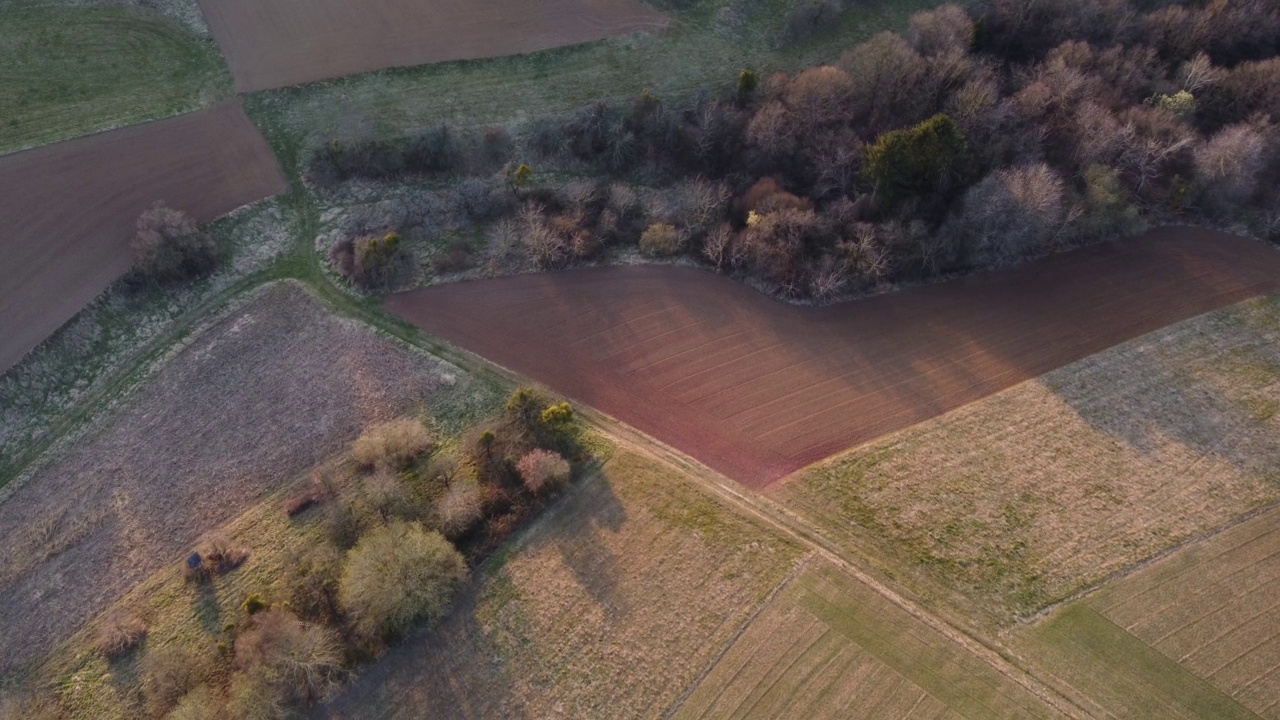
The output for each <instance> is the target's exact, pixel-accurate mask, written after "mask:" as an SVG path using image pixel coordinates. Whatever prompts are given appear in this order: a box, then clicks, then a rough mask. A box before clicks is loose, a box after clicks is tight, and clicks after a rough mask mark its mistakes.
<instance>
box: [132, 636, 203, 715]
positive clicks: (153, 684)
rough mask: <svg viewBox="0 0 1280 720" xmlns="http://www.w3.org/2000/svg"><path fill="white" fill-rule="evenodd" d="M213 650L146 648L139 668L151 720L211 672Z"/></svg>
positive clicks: (175, 647)
mask: <svg viewBox="0 0 1280 720" xmlns="http://www.w3.org/2000/svg"><path fill="white" fill-rule="evenodd" d="M212 657H213V649H212V648H208V649H206V650H205V651H204V652H198V651H196V650H194V649H191V648H188V647H185V646H181V645H166V646H163V647H155V648H151V649H148V651H147V653H146V654H145V655H143V656H142V661H141V664H140V668H139V674H140V676H141V684H142V694H143V697H144V698H145V699H146V702H147V708H148V710H150V714H151V715H152V717H159V716H162V715H164V714H165V713H166V712H168V711H169V709H171V708H172V707H173V706H174V705H176V704H177V702H178V700H179V699H180V698H181V697H182V696H183V695H186V694H187V693H188V692H189V691H191V689H192V688H195V687H196V686H197V685H200V684H201V683H203V682H204V681H205V680H206V679H207V678H208V676H209V675H210V674H211V671H212V660H211V658H212Z"/></svg>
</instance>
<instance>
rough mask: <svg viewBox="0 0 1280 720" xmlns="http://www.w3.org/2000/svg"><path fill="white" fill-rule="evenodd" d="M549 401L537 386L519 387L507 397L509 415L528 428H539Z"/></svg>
mask: <svg viewBox="0 0 1280 720" xmlns="http://www.w3.org/2000/svg"><path fill="white" fill-rule="evenodd" d="M548 404H549V401H548V400H547V396H546V395H543V394H542V392H541V391H540V390H538V389H537V388H531V387H527V386H526V387H518V388H516V389H515V390H514V391H513V392H512V393H511V395H510V396H508V397H507V417H509V418H511V419H513V420H515V421H517V422H518V423H520V425H521V426H523V427H524V428H526V429H528V430H534V429H536V428H537V423H538V421H539V420H541V419H542V411H543V409H545V408H546V407H547V405H548Z"/></svg>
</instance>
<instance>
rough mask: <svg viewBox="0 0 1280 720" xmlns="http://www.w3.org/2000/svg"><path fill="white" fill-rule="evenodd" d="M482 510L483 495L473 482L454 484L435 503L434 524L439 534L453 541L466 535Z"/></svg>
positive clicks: (478, 518)
mask: <svg viewBox="0 0 1280 720" xmlns="http://www.w3.org/2000/svg"><path fill="white" fill-rule="evenodd" d="M483 510H484V493H483V492H482V491H481V489H480V486H479V485H477V484H476V483H473V482H455V483H453V484H452V485H450V486H449V489H448V490H446V491H445V493H444V497H442V498H440V501H439V502H438V503H436V523H437V524H439V526H440V532H442V533H444V536H445V537H447V538H449V539H451V540H453V539H457V538H459V537H461V536H463V535H465V534H466V533H467V531H468V530H470V529H471V528H472V527H474V526H475V524H476V522H477V521H479V520H480V517H481V515H482V513H483Z"/></svg>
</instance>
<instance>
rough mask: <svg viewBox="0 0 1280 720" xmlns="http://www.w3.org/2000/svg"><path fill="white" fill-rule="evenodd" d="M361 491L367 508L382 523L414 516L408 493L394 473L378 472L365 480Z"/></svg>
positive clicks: (383, 470) (384, 470) (382, 470)
mask: <svg viewBox="0 0 1280 720" xmlns="http://www.w3.org/2000/svg"><path fill="white" fill-rule="evenodd" d="M361 490H362V495H363V497H364V500H365V502H367V503H368V505H369V508H370V509H372V510H373V511H374V512H375V513H377V514H378V517H380V518H382V520H383V521H384V522H385V521H387V520H389V519H391V518H393V517H398V518H402V519H411V518H412V517H413V516H414V515H415V514H416V513H415V511H414V507H413V503H412V502H410V501H409V493H408V492H407V491H406V489H405V486H404V483H403V482H401V481H400V478H399V477H398V476H397V475H396V473H393V472H391V471H389V470H386V469H381V470H378V471H377V472H375V473H374V474H372V475H370V476H369V477H367V478H365V480H364V482H363V483H362V485H361Z"/></svg>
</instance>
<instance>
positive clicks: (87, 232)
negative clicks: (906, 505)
mask: <svg viewBox="0 0 1280 720" xmlns="http://www.w3.org/2000/svg"><path fill="white" fill-rule="evenodd" d="M284 189H285V180H284V175H283V174H282V173H281V172H280V168H279V166H278V165H277V164H276V161H275V158H274V157H273V156H272V154H271V149H270V148H268V147H267V144H266V142H265V141H264V140H263V139H262V136H261V135H260V134H259V133H258V130H257V128H255V127H254V126H253V124H252V123H251V122H249V118H248V117H246V116H245V114H244V112H243V111H242V110H241V109H240V105H239V104H238V103H237V102H235V101H228V102H224V103H221V104H219V105H216V106H214V107H212V108H209V109H207V110H201V111H199V112H194V113H190V114H187V115H180V116H178V117H175V118H170V119H168V120H160V121H158V122H153V123H146V124H144V125H135V126H132V127H128V128H124V129H123V130H115V131H112V132H106V133H102V134H99V135H92V136H89V137H86V138H81V139H78V140H71V141H69V142H64V143H58V144H55V145H49V146H45V147H42V148H38V149H36V150H31V151H28V152H21V153H16V154H13V155H6V156H3V157H0V198H3V201H2V202H0V254H3V257H4V258H5V262H4V264H3V265H0V372H3V371H5V370H7V369H8V368H9V367H11V366H12V365H13V364H14V363H16V362H18V360H20V359H22V356H23V355H25V354H27V352H29V351H30V350H31V349H32V348H34V347H35V346H36V345H38V344H40V341H42V340H44V339H45V338H46V337H48V336H49V334H50V333H52V332H53V331H54V330H57V329H58V328H59V327H60V326H61V325H62V324H63V323H65V322H66V321H67V320H69V319H71V318H72V317H73V316H74V315H75V314H76V313H77V312H79V311H80V309H81V308H83V307H84V306H85V305H86V304H87V303H88V302H89V301H90V300H92V299H93V298H95V297H97V295H98V294H99V293H101V292H102V291H103V290H104V289H105V288H106V287H107V286H108V285H110V284H111V283H112V282H113V281H114V280H115V279H116V278H118V277H120V275H121V274H123V273H124V272H125V271H126V270H128V269H129V266H130V265H131V264H132V262H133V254H132V252H131V250H130V248H129V242H130V239H131V238H132V236H133V228H134V223H135V222H136V221H137V218H138V215H139V214H140V213H141V212H142V211H143V210H145V209H147V208H148V207H150V206H151V205H152V204H154V203H155V202H156V201H160V200H162V201H164V202H165V203H167V204H168V205H169V206H170V207H175V208H179V209H181V210H185V211H186V212H188V213H190V214H191V215H193V216H194V217H196V218H197V219H198V220H201V221H205V220H210V219H212V218H214V217H217V216H218V215H222V214H224V213H226V212H229V211H231V210H234V209H235V208H237V207H240V206H241V205H247V204H248V203H251V202H254V201H256V200H260V199H262V198H264V197H268V196H270V195H274V194H276V193H280V192H283V191H284Z"/></svg>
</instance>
